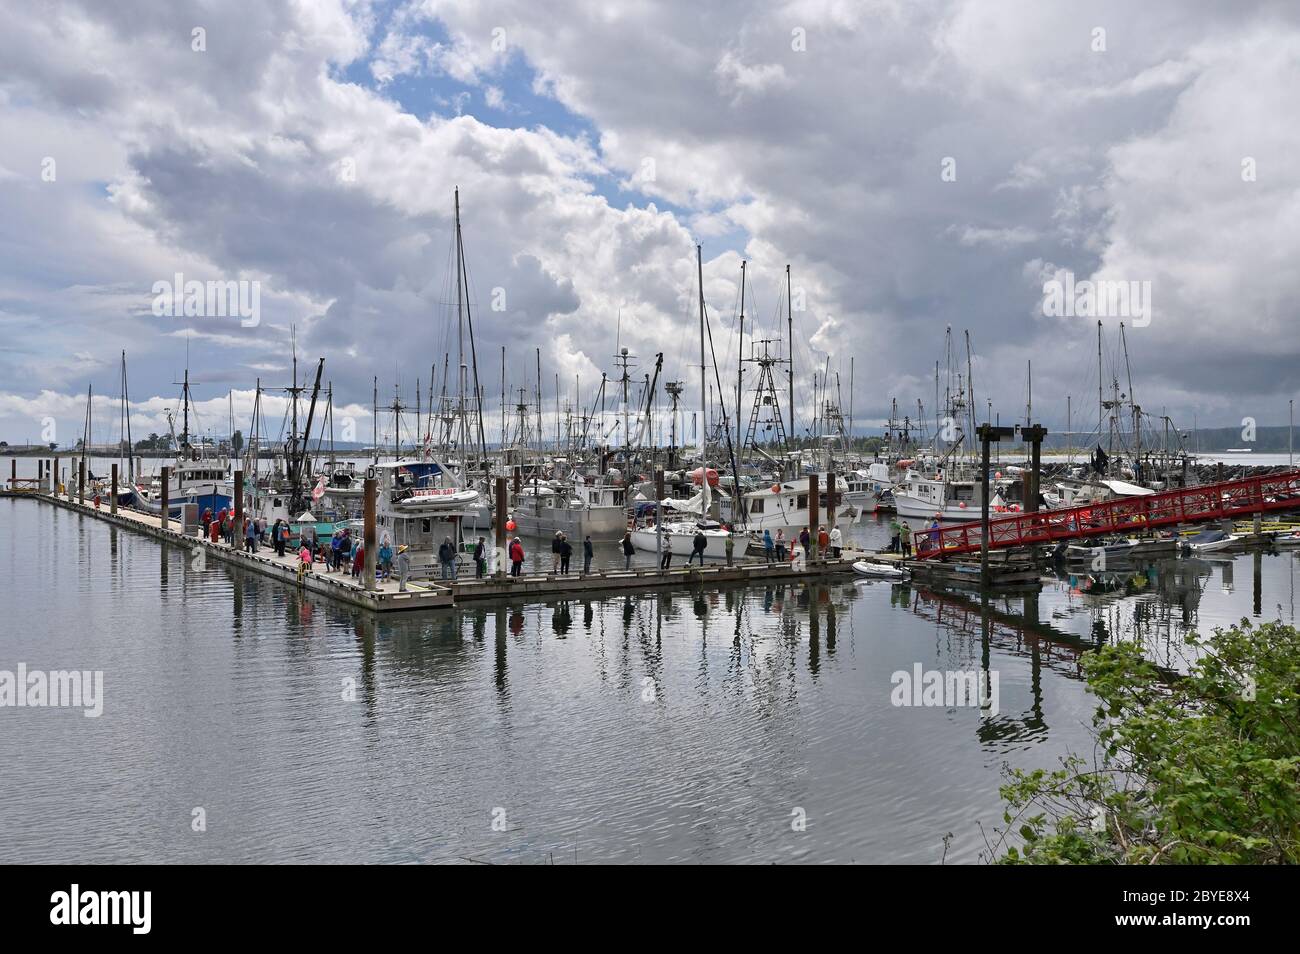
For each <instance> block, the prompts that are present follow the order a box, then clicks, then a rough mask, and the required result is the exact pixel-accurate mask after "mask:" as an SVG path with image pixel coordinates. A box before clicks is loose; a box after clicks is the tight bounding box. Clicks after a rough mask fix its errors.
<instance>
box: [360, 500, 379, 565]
mask: <svg viewBox="0 0 1300 954" xmlns="http://www.w3.org/2000/svg"><path fill="white" fill-rule="evenodd" d="M377 485H378V481H377V480H376V479H375V478H374V477H367V478H366V483H365V487H366V513H365V529H364V531H363V536H362V546H363V547H364V549H365V553H366V575H365V587H366V589H367V590H373V589H374V588H375V490H376V487H377Z"/></svg>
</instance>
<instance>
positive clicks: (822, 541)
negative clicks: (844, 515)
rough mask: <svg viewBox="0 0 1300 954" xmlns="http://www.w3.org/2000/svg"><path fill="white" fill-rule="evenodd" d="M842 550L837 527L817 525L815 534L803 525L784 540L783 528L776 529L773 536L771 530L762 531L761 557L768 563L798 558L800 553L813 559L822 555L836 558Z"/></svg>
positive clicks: (842, 541) (842, 546) (840, 534)
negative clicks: (793, 535) (794, 533)
mask: <svg viewBox="0 0 1300 954" xmlns="http://www.w3.org/2000/svg"><path fill="white" fill-rule="evenodd" d="M843 552H844V536H843V534H842V533H840V528H839V527H831V528H830V530H827V529H826V528H825V527H824V526H821V527H818V528H817V533H816V535H814V534H813V533H812V531H811V530H809V529H808V528H807V527H804V528H803V529H801V530H800V531H799V533H798V534H797V535H796V536H795V537H794V538H793V539H792V540H786V537H785V530H783V529H778V530H777V531H776V536H775V537H773V536H772V531H771V530H764V531H763V558H764V559H766V560H767V562H768V563H785V562H786V561H787V560H791V561H793V560H797V559H799V557H800V555H805V556H811V557H812V558H813V559H816V558H817V557H818V555H822V556H827V557H830V558H831V559H833V560H838V559H839V558H840V554H841V553H843Z"/></svg>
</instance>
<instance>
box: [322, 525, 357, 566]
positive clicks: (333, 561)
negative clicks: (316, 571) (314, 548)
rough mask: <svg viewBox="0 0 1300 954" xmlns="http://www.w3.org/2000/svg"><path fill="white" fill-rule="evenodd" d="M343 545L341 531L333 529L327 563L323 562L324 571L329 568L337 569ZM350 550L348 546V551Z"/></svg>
mask: <svg viewBox="0 0 1300 954" xmlns="http://www.w3.org/2000/svg"><path fill="white" fill-rule="evenodd" d="M343 546H344V544H343V531H342V530H335V531H334V533H333V535H332V536H331V537H330V552H329V563H327V564H325V572H326V573H328V572H329V571H330V570H337V569H338V568H339V561H340V559H341V557H342V554H343ZM351 550H352V548H351V547H348V551H349V552H350V551H351Z"/></svg>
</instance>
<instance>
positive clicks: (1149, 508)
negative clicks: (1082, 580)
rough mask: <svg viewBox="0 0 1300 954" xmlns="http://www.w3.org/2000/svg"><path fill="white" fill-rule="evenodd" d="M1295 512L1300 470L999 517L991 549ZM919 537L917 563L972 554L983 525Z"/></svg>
mask: <svg viewBox="0 0 1300 954" xmlns="http://www.w3.org/2000/svg"><path fill="white" fill-rule="evenodd" d="M1295 509H1300V470H1293V471H1287V472H1285V473H1280V474H1268V475H1265V476H1263V477H1247V478H1245V479H1243V480H1230V481H1226V482H1224V483H1220V484H1203V485H1201V486H1199V487H1183V488H1180V489H1179V490H1166V491H1162V492H1160V493H1155V494H1147V495H1145V496H1142V497H1120V498H1117V499H1115V500H1106V501H1103V502H1102V503H1094V504H1085V505H1084V506H1082V507H1066V508H1063V509H1060V510H1040V511H1039V512H1038V513H1018V514H1016V515H1014V516H1011V517H997V518H996V519H990V520H989V549H990V550H1001V549H1005V548H1006V547H1024V546H1031V545H1033V544H1036V543H1050V542H1052V541H1055V540H1070V539H1074V538H1077V537H1095V536H1101V535H1103V534H1112V533H1119V534H1131V533H1140V532H1141V531H1143V530H1146V529H1147V528H1150V527H1164V526H1172V525H1174V524H1180V523H1196V522H1198V521H1202V520H1221V519H1223V518H1225V517H1238V516H1242V515H1243V514H1255V513H1263V512H1265V511H1271V510H1295ZM936 534H937V540H936ZM915 538H916V541H917V547H916V558H917V559H918V560H927V559H930V558H932V557H937V556H944V557H947V556H955V555H957V554H961V553H972V552H974V551H977V550H979V548H980V539H981V534H980V525H979V524H978V523H975V524H961V525H957V526H946V527H943V526H941V527H939V528H937V529H934V530H917V531H915Z"/></svg>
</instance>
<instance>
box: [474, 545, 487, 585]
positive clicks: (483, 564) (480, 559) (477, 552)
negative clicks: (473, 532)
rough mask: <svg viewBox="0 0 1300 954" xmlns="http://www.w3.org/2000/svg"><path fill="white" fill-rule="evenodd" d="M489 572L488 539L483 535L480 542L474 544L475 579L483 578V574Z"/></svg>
mask: <svg viewBox="0 0 1300 954" xmlns="http://www.w3.org/2000/svg"><path fill="white" fill-rule="evenodd" d="M486 572H487V541H486V540H485V539H484V538H483V537H479V538H478V543H476V544H474V579H476V580H481V579H483V574H484V573H486Z"/></svg>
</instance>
